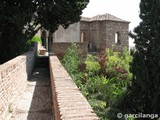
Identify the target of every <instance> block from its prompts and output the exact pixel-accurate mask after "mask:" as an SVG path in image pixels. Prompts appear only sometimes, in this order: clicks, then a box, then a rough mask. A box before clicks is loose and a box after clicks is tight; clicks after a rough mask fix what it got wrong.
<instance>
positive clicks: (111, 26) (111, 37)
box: [106, 21, 129, 51]
mask: <svg viewBox="0 0 160 120" xmlns="http://www.w3.org/2000/svg"><path fill="white" fill-rule="evenodd" d="M128 24H129V23H125V22H114V21H106V48H112V47H113V48H114V50H115V51H122V49H123V47H128V46H129V42H128V32H129V31H128V27H129V25H128ZM116 32H118V33H119V39H120V44H116V43H115V33H116Z"/></svg>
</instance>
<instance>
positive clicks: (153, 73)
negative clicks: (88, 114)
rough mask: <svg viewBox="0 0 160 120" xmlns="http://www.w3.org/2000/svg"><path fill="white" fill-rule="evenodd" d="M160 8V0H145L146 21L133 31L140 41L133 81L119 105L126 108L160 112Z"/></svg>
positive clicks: (142, 11) (142, 9) (143, 13)
mask: <svg viewBox="0 0 160 120" xmlns="http://www.w3.org/2000/svg"><path fill="white" fill-rule="evenodd" d="M159 12H160V0H152V1H151V0H141V2H140V18H141V19H142V22H141V23H140V24H139V26H137V27H136V28H135V30H134V32H135V34H132V35H131V36H132V37H133V38H134V39H135V44H136V51H135V53H134V54H133V62H132V64H131V72H132V73H133V79H132V84H131V86H130V87H129V89H128V92H127V93H126V94H125V97H124V99H123V101H122V103H123V104H121V106H119V108H120V109H123V111H125V112H129V113H136V114H138V113H144V114H158V115H160V13H159ZM148 119H149V118H147V120H148ZM155 119H157V118H155Z"/></svg>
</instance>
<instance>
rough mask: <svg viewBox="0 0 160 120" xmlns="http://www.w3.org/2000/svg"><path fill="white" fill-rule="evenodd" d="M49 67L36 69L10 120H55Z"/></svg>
mask: <svg viewBox="0 0 160 120" xmlns="http://www.w3.org/2000/svg"><path fill="white" fill-rule="evenodd" d="M49 76H50V75H49V69H48V68H47V67H36V68H34V71H33V73H32V75H31V77H30V79H29V80H28V84H27V87H26V89H25V91H24V93H23V94H22V96H21V98H20V100H19V101H17V103H18V105H17V108H16V110H15V112H14V113H13V115H12V118H11V119H10V120H53V115H52V97H51V84H50V78H49Z"/></svg>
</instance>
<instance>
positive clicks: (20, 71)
mask: <svg viewBox="0 0 160 120" xmlns="http://www.w3.org/2000/svg"><path fill="white" fill-rule="evenodd" d="M34 58H35V51H29V52H27V53H25V54H23V55H20V56H18V57H16V58H14V59H12V60H10V61H8V62H6V63H4V64H2V65H0V120H7V119H8V118H9V117H10V115H11V113H12V111H13V110H14V108H15V107H16V103H17V100H18V99H17V98H18V97H19V96H20V94H21V92H22V91H23V90H24V89H25V87H26V85H27V84H26V82H27V78H28V76H29V75H30V74H31V72H32V69H33V67H34Z"/></svg>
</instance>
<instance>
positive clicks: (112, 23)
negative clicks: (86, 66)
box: [46, 14, 130, 53]
mask: <svg viewBox="0 0 160 120" xmlns="http://www.w3.org/2000/svg"><path fill="white" fill-rule="evenodd" d="M129 23H130V22H128V21H125V20H122V19H120V18H117V17H115V16H113V15H111V14H104V15H97V16H94V17H92V18H87V17H82V19H81V20H80V22H78V23H75V24H72V25H70V26H69V27H68V28H67V29H64V28H63V27H62V26H60V27H59V29H58V30H57V31H56V32H55V33H54V34H53V35H52V36H51V37H49V38H46V44H48V45H46V46H48V47H49V51H50V50H53V52H56V51H55V49H53V48H52V47H53V44H54V43H71V42H76V43H78V42H87V43H88V45H87V44H86V45H87V46H86V47H88V50H89V51H100V50H105V49H107V48H113V49H114V51H122V49H123V48H124V47H127V48H129V41H128V31H129ZM49 36H50V35H49ZM58 46H60V44H58ZM48 47H46V48H48ZM60 48H63V45H62V46H61V47H60ZM47 50H48V49H47ZM62 50H64V52H65V51H66V49H62ZM62 50H61V51H62ZM64 52H63V53H64Z"/></svg>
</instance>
